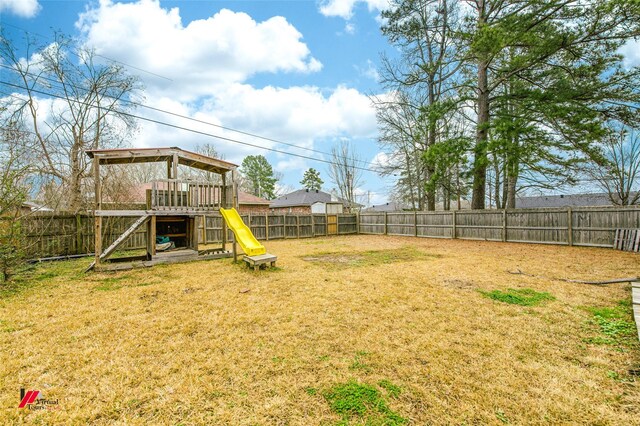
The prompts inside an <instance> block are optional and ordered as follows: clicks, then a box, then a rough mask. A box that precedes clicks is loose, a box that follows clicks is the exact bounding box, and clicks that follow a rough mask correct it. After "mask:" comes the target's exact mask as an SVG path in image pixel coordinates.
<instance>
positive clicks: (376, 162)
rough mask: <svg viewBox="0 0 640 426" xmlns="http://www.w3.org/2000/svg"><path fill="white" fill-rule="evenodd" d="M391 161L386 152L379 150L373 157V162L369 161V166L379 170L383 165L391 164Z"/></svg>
mask: <svg viewBox="0 0 640 426" xmlns="http://www.w3.org/2000/svg"><path fill="white" fill-rule="evenodd" d="M390 162H391V159H390V158H389V155H388V154H387V153H386V152H379V153H377V154H376V155H375V156H374V157H373V159H372V160H371V163H369V168H370V169H372V170H378V169H380V168H382V167H387V166H389V165H390Z"/></svg>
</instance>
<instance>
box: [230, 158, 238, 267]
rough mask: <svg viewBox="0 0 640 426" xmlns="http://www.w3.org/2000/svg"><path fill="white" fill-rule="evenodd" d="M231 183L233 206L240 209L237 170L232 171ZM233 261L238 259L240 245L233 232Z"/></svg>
mask: <svg viewBox="0 0 640 426" xmlns="http://www.w3.org/2000/svg"><path fill="white" fill-rule="evenodd" d="M231 185H232V194H231V195H232V197H233V208H235V209H236V210H237V209H238V182H237V179H236V171H235V170H232V171H231ZM232 238H233V261H234V263H235V262H237V261H238V247H237V243H236V236H235V234H233V236H232Z"/></svg>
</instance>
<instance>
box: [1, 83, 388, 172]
mask: <svg viewBox="0 0 640 426" xmlns="http://www.w3.org/2000/svg"><path fill="white" fill-rule="evenodd" d="M0 84H4V85H6V86H10V87H14V88H17V89H24V87H22V86H19V85H17V84H13V83H9V82H6V81H0ZM30 91H31V92H33V93H38V94H41V95H45V96H50V97H52V98H57V99H64V100H67V101H68V100H69V99H68V98H66V97H64V96H61V95H57V94H54V93H47V92H45V91H42V90H37V89H30ZM10 96H12V97H14V98H16V99H21V98H19V97H18V96H15V95H10ZM71 101H72V102H74V103H78V104H81V105H85V106H94V105H93V104H91V103H88V102H83V101H80V100H78V99H71ZM113 111H114V112H116V113H118V114H121V115H124V116H127V117H131V118H135V119H138V120H142V121H147V122H150V123H154V124H158V125H161V126H166V127H171V128H174V129H178V130H183V131H186V132H190V133H195V134H198V135H202V136H207V137H210V138H215V139H219V140H224V141H227V142H231V143H236V144H240V145H246V146H250V147H252V148H258V149H262V150H265V151H271V152H276V153H278V154H283V155H291V156H294V157H298V158H304V159H306V160H311V161H318V162H322V163H326V164H331V165H333V164H335V163H334V162H332V161H329V160H324V159H320V158H314V157H309V156H307V155H302V154H296V153H293V152H287V151H282V150H279V149H275V148H267V147H264V146H260V145H256V144H252V143H249V142H245V141H240V140H237V139H233V138H229V137H225V136H220V135H216V134H213V133H207V132H203V131H200V130H196V129H190V128H188V127H183V126H178V125H176V124H171V123H167V122H164V121H160V120H155V119H152V118H148V117H143V116H140V115H136V114H131V113H128V112H124V111H119V110H115V109H114V110H113ZM350 168H353V169H356V170H362V171H367V172H371V173H376V172H375V171H373V170H371V169H368V168H364V167H359V166H355V165H354V166H350Z"/></svg>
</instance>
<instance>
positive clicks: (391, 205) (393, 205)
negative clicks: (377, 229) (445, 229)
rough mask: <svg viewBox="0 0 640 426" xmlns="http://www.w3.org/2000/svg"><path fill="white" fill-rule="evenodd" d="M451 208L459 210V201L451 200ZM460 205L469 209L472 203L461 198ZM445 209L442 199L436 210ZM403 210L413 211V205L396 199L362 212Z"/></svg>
mask: <svg viewBox="0 0 640 426" xmlns="http://www.w3.org/2000/svg"><path fill="white" fill-rule="evenodd" d="M450 207H451V208H450V210H457V209H458V202H457V201H451V205H450ZM460 207H461V208H462V209H463V210H468V209H470V208H471V203H470V202H469V201H468V200H464V199H463V200H461V202H460ZM442 210H444V203H443V202H442V201H440V202H438V203H436V211H442ZM403 211H413V210H412V209H411V207H409V206H408V205H403V204H400V203H396V202H395V201H390V202H388V203H386V204H381V205H378V206H371V207H369V208H367V209H364V210H363V211H362V212H363V213H377V212H387V213H392V212H403Z"/></svg>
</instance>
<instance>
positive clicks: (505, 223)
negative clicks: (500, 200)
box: [502, 209, 507, 242]
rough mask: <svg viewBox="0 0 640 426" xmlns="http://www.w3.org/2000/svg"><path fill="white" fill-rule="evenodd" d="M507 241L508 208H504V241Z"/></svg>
mask: <svg viewBox="0 0 640 426" xmlns="http://www.w3.org/2000/svg"><path fill="white" fill-rule="evenodd" d="M505 241H507V209H503V210H502V242H505Z"/></svg>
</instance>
